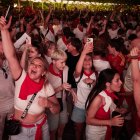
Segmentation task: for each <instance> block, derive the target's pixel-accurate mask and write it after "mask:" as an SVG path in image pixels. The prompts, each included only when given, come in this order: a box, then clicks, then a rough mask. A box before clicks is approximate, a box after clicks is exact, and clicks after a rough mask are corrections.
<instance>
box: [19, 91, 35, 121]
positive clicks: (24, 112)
mask: <svg viewBox="0 0 140 140" xmlns="http://www.w3.org/2000/svg"><path fill="white" fill-rule="evenodd" d="M36 94H37V93H34V94H33V96H32V97H31V99H30V101H29V102H28V104H27V106H26V108H25V110H24V111H23V113H22V115H21V119H24V118H25V116H26V115H27V113H28V110H29V108H30V106H31V104H32V102H33V100H34V99H35V97H36Z"/></svg>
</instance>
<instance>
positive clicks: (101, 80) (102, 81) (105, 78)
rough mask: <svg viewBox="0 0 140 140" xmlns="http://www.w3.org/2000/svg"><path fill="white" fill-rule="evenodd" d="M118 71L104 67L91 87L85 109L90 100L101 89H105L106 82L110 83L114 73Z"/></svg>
mask: <svg viewBox="0 0 140 140" xmlns="http://www.w3.org/2000/svg"><path fill="white" fill-rule="evenodd" d="M116 73H118V72H117V71H116V70H114V69H110V68H107V69H104V70H102V71H101V72H100V74H99V76H98V79H97V82H96V85H95V86H94V87H93V89H92V90H91V92H90V94H89V96H88V98H87V101H86V110H87V109H88V108H89V107H90V105H91V103H92V101H93V100H94V98H95V97H96V96H97V95H98V94H99V93H100V92H101V91H103V90H105V89H106V83H107V82H109V83H111V81H112V80H113V78H114V76H115V74H116Z"/></svg>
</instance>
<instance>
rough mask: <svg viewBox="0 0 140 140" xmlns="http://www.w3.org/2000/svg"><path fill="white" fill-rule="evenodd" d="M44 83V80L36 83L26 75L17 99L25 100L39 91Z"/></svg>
mask: <svg viewBox="0 0 140 140" xmlns="http://www.w3.org/2000/svg"><path fill="white" fill-rule="evenodd" d="M44 81H45V80H44V79H43V78H41V79H40V81H39V82H38V83H37V82H35V81H33V80H32V79H30V77H29V75H28V74H27V75H26V77H25V80H24V81H23V83H22V85H21V88H20V93H19V98H20V99H22V100H26V99H27V96H28V95H32V94H34V93H37V92H38V91H40V90H41V89H42V87H43V85H44Z"/></svg>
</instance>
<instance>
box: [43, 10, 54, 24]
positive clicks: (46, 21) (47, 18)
mask: <svg viewBox="0 0 140 140" xmlns="http://www.w3.org/2000/svg"><path fill="white" fill-rule="evenodd" d="M52 10H53V9H52V7H50V9H49V13H48V15H47V17H46V19H45V23H44V26H47V24H48V22H49V20H50V16H51V13H52Z"/></svg>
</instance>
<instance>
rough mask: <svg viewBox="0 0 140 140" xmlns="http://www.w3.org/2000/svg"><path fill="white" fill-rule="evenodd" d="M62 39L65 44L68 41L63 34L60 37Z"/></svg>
mask: <svg viewBox="0 0 140 140" xmlns="http://www.w3.org/2000/svg"><path fill="white" fill-rule="evenodd" d="M62 40H63V42H64V44H65V45H66V46H67V44H68V42H67V39H66V37H65V36H63V37H62Z"/></svg>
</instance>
